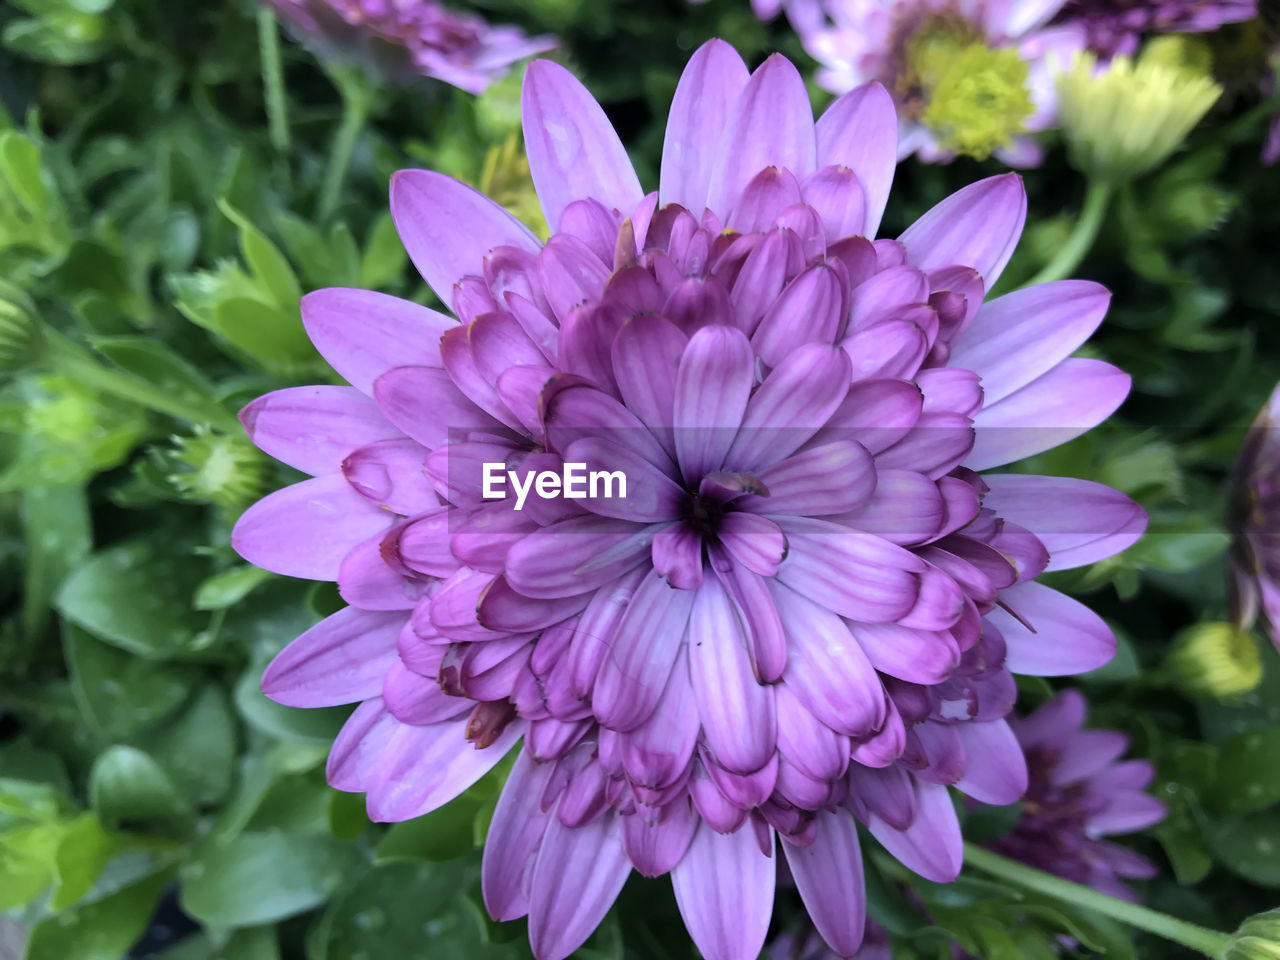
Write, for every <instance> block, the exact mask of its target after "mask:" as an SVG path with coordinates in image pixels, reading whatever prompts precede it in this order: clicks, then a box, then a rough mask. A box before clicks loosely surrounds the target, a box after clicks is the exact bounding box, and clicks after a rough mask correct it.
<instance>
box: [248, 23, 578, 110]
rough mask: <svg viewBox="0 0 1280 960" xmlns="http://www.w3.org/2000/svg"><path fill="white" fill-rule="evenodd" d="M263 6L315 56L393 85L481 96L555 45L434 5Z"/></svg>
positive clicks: (548, 38) (549, 40)
mask: <svg viewBox="0 0 1280 960" xmlns="http://www.w3.org/2000/svg"><path fill="white" fill-rule="evenodd" d="M262 2H263V3H266V4H267V6H269V7H271V9H273V10H274V11H275V12H276V13H277V14H278V15H279V17H280V19H281V20H283V21H284V22H285V24H286V25H288V26H289V27H290V28H291V30H292V31H293V32H294V33H295V34H296V35H298V37H299V39H301V40H302V41H303V42H306V43H309V44H311V45H312V46H315V47H316V48H317V52H318V53H319V54H320V55H322V56H325V57H335V58H343V59H354V60H358V61H360V62H362V63H364V64H365V66H366V67H368V68H369V69H371V70H373V71H375V72H377V73H379V74H380V75H382V76H383V77H385V78H386V79H387V80H390V81H392V82H395V83H405V82H408V81H409V80H412V79H413V78H414V77H416V76H425V77H433V78H435V79H437V80H443V81H444V82H445V83H449V84H452V85H453V86H455V87H459V88H461V89H463V90H466V91H467V92H469V93H481V92H483V91H484V89H485V88H486V87H487V86H488V85H489V84H490V83H492V82H493V81H494V80H497V79H499V78H501V77H502V75H503V74H505V73H506V72H507V70H509V69H510V68H511V66H512V65H513V64H514V63H516V62H517V61H519V60H523V59H524V58H525V57H531V56H533V55H534V54H538V53H545V52H546V51H548V50H550V49H552V48H553V47H554V46H555V45H556V42H555V39H554V38H553V37H529V36H527V35H526V34H525V33H524V31H522V30H520V29H519V28H518V27H513V26H507V25H502V24H499V25H496V26H495V25H490V24H489V23H486V22H485V20H484V18H482V17H480V16H478V15H477V14H474V13H461V12H458V11H455V10H450V9H449V8H447V7H445V6H443V5H442V4H439V3H436V2H435V0H262Z"/></svg>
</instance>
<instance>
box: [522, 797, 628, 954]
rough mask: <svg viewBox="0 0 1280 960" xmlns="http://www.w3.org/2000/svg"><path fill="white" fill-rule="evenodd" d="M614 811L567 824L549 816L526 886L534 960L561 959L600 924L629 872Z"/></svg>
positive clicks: (571, 951) (530, 940)
mask: <svg viewBox="0 0 1280 960" xmlns="http://www.w3.org/2000/svg"><path fill="white" fill-rule="evenodd" d="M620 840H621V838H620V837H619V827H618V818H617V816H615V815H613V814H612V813H610V814H607V815H605V816H603V817H599V818H598V819H596V820H595V821H593V822H591V823H588V824H586V825H584V826H580V827H575V828H572V829H570V828H568V827H566V826H564V825H563V824H562V823H561V822H560V821H559V819H557V818H555V817H552V818H551V820H550V821H549V823H548V825H547V832H546V834H545V836H544V837H543V840H542V846H541V847H539V848H538V861H537V863H536V864H535V865H534V868H533V878H532V881H531V883H530V889H529V944H530V946H532V947H533V955H534V956H535V957H536V958H537V960H564V958H565V957H567V956H569V954H571V953H573V951H575V950H577V949H578V947H580V946H582V944H583V942H584V941H585V940H586V939H587V937H589V936H591V933H592V931H594V930H595V928H596V927H597V926H599V925H600V921H601V920H603V919H604V915H605V914H606V913H608V912H609V908H610V907H611V906H613V901H614V900H616V899H617V897H618V894H619V893H621V892H622V887H623V884H625V883H626V882H627V876H628V875H629V874H630V873H631V861H630V860H628V859H627V855H626V852H625V851H624V850H623V848H622V843H621V842H620Z"/></svg>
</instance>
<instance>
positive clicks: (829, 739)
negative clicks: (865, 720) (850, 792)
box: [774, 683, 849, 780]
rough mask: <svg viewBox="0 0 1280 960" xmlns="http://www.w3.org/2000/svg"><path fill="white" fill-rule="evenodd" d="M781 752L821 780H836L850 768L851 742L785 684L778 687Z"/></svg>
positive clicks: (796, 765)
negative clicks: (821, 718)
mask: <svg viewBox="0 0 1280 960" xmlns="http://www.w3.org/2000/svg"><path fill="white" fill-rule="evenodd" d="M774 696H775V700H776V703H777V711H778V752H779V753H780V754H781V755H782V757H783V759H785V760H786V761H787V762H788V763H790V764H791V765H792V766H794V767H795V768H796V769H797V770H800V771H801V772H802V773H805V774H807V775H808V776H810V777H813V778H815V779H817V780H834V779H836V778H837V777H839V776H840V775H841V774H843V773H844V772H845V769H846V768H847V767H848V766H849V738H848V737H845V736H843V735H841V734H838V733H836V732H835V731H834V730H832V729H831V728H830V727H828V726H826V725H825V724H823V723H822V722H821V721H819V720H818V718H817V717H815V716H814V715H813V714H812V713H810V712H809V711H808V710H807V709H806V708H805V706H804V704H803V703H801V701H800V699H799V698H798V697H797V696H796V695H795V694H794V693H793V692H792V691H791V688H790V687H788V686H787V685H786V684H785V683H778V684H774Z"/></svg>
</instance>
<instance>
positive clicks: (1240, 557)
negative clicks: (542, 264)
mask: <svg viewBox="0 0 1280 960" xmlns="http://www.w3.org/2000/svg"><path fill="white" fill-rule="evenodd" d="M1278 426H1280V386H1278V387H1277V388H1276V390H1275V391H1274V392H1273V393H1272V394H1271V398H1270V399H1269V400H1268V401H1267V404H1266V406H1264V407H1263V408H1262V410H1261V411H1260V412H1259V413H1258V416H1257V418H1256V419H1255V420H1254V422H1253V425H1252V426H1251V427H1250V428H1249V432H1248V434H1247V435H1246V436H1245V440H1244V443H1243V444H1242V445H1241V447H1240V454H1239V457H1238V458H1237V460H1236V467H1235V476H1234V479H1233V488H1234V491H1233V492H1234V502H1233V504H1232V511H1231V530H1232V534H1233V535H1234V538H1235V543H1234V547H1233V549H1232V556H1231V588H1232V590H1231V596H1232V615H1233V617H1234V619H1235V622H1236V625H1237V626H1239V627H1240V628H1242V629H1248V628H1249V627H1251V626H1252V625H1253V623H1254V622H1255V621H1256V620H1257V619H1258V615H1259V614H1261V615H1262V617H1263V622H1264V625H1265V626H1266V628H1267V632H1268V633H1269V634H1270V635H1271V640H1272V642H1273V643H1274V644H1275V645H1276V647H1277V649H1280V535H1278V534H1280V430H1278V429H1277V428H1278Z"/></svg>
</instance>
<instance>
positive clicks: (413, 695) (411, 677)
mask: <svg viewBox="0 0 1280 960" xmlns="http://www.w3.org/2000/svg"><path fill="white" fill-rule="evenodd" d="M382 702H383V704H384V705H385V706H386V708H387V712H388V713H390V714H391V715H392V716H393V717H395V718H396V719H397V720H399V721H400V722H401V723H408V724H413V725H414V726H419V727H421V726H426V725H427V724H431V723H440V722H442V721H445V720H456V719H457V718H458V717H460V716H461V715H462V714H464V713H470V712H471V710H472V709H473V708H474V707H475V704H473V703H472V702H471V701H470V700H467V699H466V698H464V697H451V696H449V694H447V693H445V692H444V690H442V689H441V688H440V684H439V683H437V682H436V681H435V680H431V679H428V678H427V677H421V676H419V675H418V674H416V673H414V672H413V671H412V670H410V669H409V668H408V667H406V666H405V665H404V664H402V663H394V664H392V665H391V668H390V669H389V670H387V674H386V676H385V677H383V680H382Z"/></svg>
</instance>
